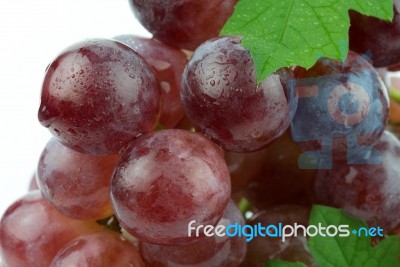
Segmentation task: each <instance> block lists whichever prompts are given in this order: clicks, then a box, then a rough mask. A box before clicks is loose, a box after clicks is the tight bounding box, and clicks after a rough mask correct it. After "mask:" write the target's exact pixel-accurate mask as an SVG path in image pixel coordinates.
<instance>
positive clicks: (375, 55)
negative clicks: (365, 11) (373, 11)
mask: <svg viewBox="0 0 400 267" xmlns="http://www.w3.org/2000/svg"><path fill="white" fill-rule="evenodd" d="M399 8H400V1H399V0H395V1H394V5H393V11H394V18H393V20H392V21H384V20H381V19H378V18H375V17H371V16H366V15H362V14H360V13H358V12H356V11H354V10H350V24H351V27H350V31H349V36H350V49H352V50H354V51H356V52H358V53H367V52H370V53H371V54H372V62H373V65H374V66H375V67H386V66H390V65H393V64H397V63H400V10H399Z"/></svg>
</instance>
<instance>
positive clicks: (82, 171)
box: [37, 138, 119, 220]
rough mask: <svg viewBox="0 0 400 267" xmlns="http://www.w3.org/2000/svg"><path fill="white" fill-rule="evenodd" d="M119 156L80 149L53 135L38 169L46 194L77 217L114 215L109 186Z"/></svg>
mask: <svg viewBox="0 0 400 267" xmlns="http://www.w3.org/2000/svg"><path fill="white" fill-rule="evenodd" d="M118 160H119V156H118V155H109V156H102V157H100V156H93V155H89V154H83V153H80V152H76V151H74V150H72V149H70V148H68V147H66V146H64V145H62V144H61V143H59V142H58V141H57V140H55V139H54V138H53V139H51V140H50V141H49V142H48V143H47V145H46V147H45V149H44V150H43V152H42V155H41V156H40V160H39V164H38V169H37V177H38V179H37V180H38V183H39V188H40V190H41V192H42V195H43V198H45V199H46V200H47V201H49V202H50V203H51V204H52V205H53V206H54V207H55V208H56V209H58V210H59V211H60V212H61V213H63V214H64V215H65V216H68V217H72V218H75V219H80V220H98V219H102V218H105V217H107V216H110V215H112V213H113V212H112V207H111V202H110V197H109V188H110V183H111V178H112V174H113V171H114V168H115V166H116V165H117V162H118Z"/></svg>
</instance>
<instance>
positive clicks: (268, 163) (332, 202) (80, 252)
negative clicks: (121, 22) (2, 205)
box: [0, 0, 400, 267]
mask: <svg viewBox="0 0 400 267" xmlns="http://www.w3.org/2000/svg"><path fill="white" fill-rule="evenodd" d="M236 2H237V1H236V0H210V1H195V0H181V1H160V0H146V1H143V0H130V5H131V8H132V10H133V12H134V14H135V15H136V16H137V18H138V19H139V20H140V21H141V23H142V24H143V25H144V26H145V27H146V28H147V29H148V30H149V31H150V32H151V33H152V34H153V38H151V39H146V38H141V37H137V36H133V35H119V36H115V37H114V38H112V39H87V40H83V41H81V42H78V43H76V44H73V45H71V46H69V47H67V48H66V49H64V50H63V51H62V52H61V53H60V54H59V55H58V56H57V57H56V58H55V59H54V60H53V61H52V62H51V63H50V64H49V66H48V68H47V69H46V73H45V77H44V81H43V86H42V93H41V104H40V107H39V110H38V118H39V121H40V123H41V124H42V125H43V126H44V127H47V128H48V129H49V130H50V132H51V133H52V134H53V138H52V139H51V140H50V141H49V142H48V144H47V145H46V147H45V148H44V150H43V152H42V154H41V156H40V159H39V163H38V167H37V171H36V174H35V176H34V177H33V180H32V184H31V186H30V190H31V191H30V192H29V193H28V194H27V195H26V196H24V197H22V198H21V199H19V200H18V201H16V202H15V203H14V204H12V205H11V206H10V207H9V208H8V209H7V211H6V212H5V214H4V215H3V217H2V219H1V223H0V256H1V258H2V260H3V262H4V264H5V265H6V266H8V267H26V266H30V267H36V266H37V267H44V266H51V267H55V266H58V267H62V266H94V267H96V266H122V267H124V266H154V267H162V266H198V267H199V266H204V267H213V266H215V267H217V266H218V267H221V266H222V267H223V266H226V267H235V266H242V267H246V266H263V264H264V263H265V262H267V261H268V260H271V259H282V260H287V261H292V262H296V261H300V262H303V263H304V264H306V265H307V266H318V265H317V264H316V263H315V262H314V260H313V257H312V255H311V253H310V251H309V250H308V248H307V245H306V239H305V238H304V237H302V236H299V237H291V238H289V239H288V240H287V242H286V243H285V244H282V243H281V242H280V240H273V239H268V238H261V237H257V238H255V239H254V240H253V241H251V242H250V243H248V244H247V243H246V239H245V238H244V237H243V236H236V237H228V236H224V237H221V236H217V235H215V236H212V237H209V236H204V235H205V232H201V234H200V235H199V236H195V235H190V234H188V225H189V224H190V223H191V222H192V221H194V223H193V224H192V225H193V227H200V226H206V225H211V226H221V225H222V226H227V225H230V224H238V225H244V224H245V223H247V224H249V225H256V224H264V225H265V224H278V223H285V224H293V223H295V222H296V223H300V224H303V225H307V222H308V218H309V214H310V208H311V205H313V204H325V205H329V206H334V207H338V208H342V209H343V210H344V211H346V212H348V213H349V214H351V215H354V216H357V217H360V218H362V219H364V220H366V221H367V223H368V224H370V225H371V226H381V227H383V228H384V229H385V233H396V231H397V232H398V229H400V228H399V227H400V169H399V167H398V165H397V164H396V161H397V160H398V158H399V157H400V142H399V140H398V139H397V137H396V136H395V135H393V134H392V133H390V132H389V131H387V130H385V129H387V127H386V125H387V120H388V117H389V98H388V91H387V84H386V81H385V80H382V77H381V75H380V74H378V72H377V71H376V70H375V69H374V67H373V66H380V67H382V66H388V65H392V64H396V63H399V61H400V59H399V58H397V57H390V56H388V55H387V53H389V54H392V53H395V52H396V51H397V50H398V49H399V46H398V45H397V42H399V40H400V34H399V33H398V32H397V31H398V28H399V27H400V24H399V22H398V21H399V20H398V14H399V12H398V11H397V7H398V4H397V1H396V3H395V5H394V8H395V11H396V12H395V14H396V16H395V20H394V21H393V22H392V23H383V22H382V21H379V20H375V19H372V20H371V19H370V18H367V17H363V16H362V15H359V14H355V13H352V14H351V19H352V28H351V31H350V39H351V40H350V45H351V48H352V49H354V50H356V51H357V52H359V53H363V52H365V51H364V50H365V48H368V49H373V57H372V58H371V59H366V58H364V57H362V56H360V55H359V54H357V53H355V52H352V51H351V52H350V53H349V55H348V57H347V60H346V61H345V62H338V61H334V60H329V59H325V58H321V59H320V60H319V61H318V62H317V63H316V64H315V66H314V67H312V68H310V69H308V70H306V69H303V68H301V67H294V68H283V69H280V70H277V71H276V72H275V73H273V74H272V75H270V76H269V77H267V78H266V79H265V80H264V81H262V82H260V83H258V82H257V79H256V73H255V66H254V62H253V60H252V58H251V55H250V52H249V51H248V50H247V49H246V48H244V47H243V46H242V45H241V37H239V36H218V33H219V32H220V30H221V28H222V26H223V25H224V23H225V22H226V21H227V19H228V18H229V17H230V16H231V14H232V13H233V9H234V5H235V4H236ZM353 21H354V23H353ZM381 28H382V29H383V30H382V31H380V33H379V34H387V36H389V35H390V36H394V37H396V38H397V39H395V41H393V42H392V39H387V40H390V41H387V42H388V43H390V46H389V48H390V49H384V48H382V42H381V40H378V41H377V40H375V39H374V37H377V36H380V35H376V33H377V32H378V30H377V29H381ZM371 31H372V32H374V34H369V33H370V32H371ZM394 37H393V38H394ZM388 38H389V37H388ZM390 38H392V37H390ZM378 39H379V38H378ZM385 40H386V39H385ZM396 49H397V50H396ZM387 58H390V59H391V60H387ZM398 113H399V114H400V112H398ZM394 114H395V113H394ZM395 115H396V114H395ZM398 116H399V117H400V115H398ZM243 202H246V203H247V204H249V205H247V207H246V208H243V205H241V204H242V203H243ZM239 206H241V210H240V209H239V208H238V207H239ZM244 214H245V215H246V218H245V217H244Z"/></svg>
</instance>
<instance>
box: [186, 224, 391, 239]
mask: <svg viewBox="0 0 400 267" xmlns="http://www.w3.org/2000/svg"><path fill="white" fill-rule="evenodd" d="M317 235H319V236H322V237H337V236H338V237H348V236H350V235H355V236H371V237H375V236H379V237H383V236H384V234H383V229H382V228H381V227H370V228H367V227H360V228H357V229H351V228H350V226H349V225H347V224H343V225H338V226H336V225H328V226H322V224H321V223H319V224H318V225H308V226H304V225H301V224H297V223H294V224H293V225H284V224H283V223H278V224H270V225H262V224H261V223H258V224H256V225H247V224H246V225H241V224H238V223H234V224H229V225H223V224H219V225H217V226H213V225H205V226H204V225H201V224H200V225H196V221H195V220H192V221H190V222H189V224H188V236H189V237H191V236H196V237H200V236H206V237H213V236H217V237H225V236H227V237H245V238H246V241H247V242H250V241H251V240H253V239H254V238H255V237H263V238H268V237H269V238H280V239H281V241H282V242H285V241H286V239H287V238H290V237H297V236H304V237H314V236H317Z"/></svg>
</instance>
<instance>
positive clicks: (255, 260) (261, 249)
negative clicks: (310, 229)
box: [242, 205, 317, 267]
mask: <svg viewBox="0 0 400 267" xmlns="http://www.w3.org/2000/svg"><path fill="white" fill-rule="evenodd" d="M309 214H310V210H309V209H308V208H306V207H303V206H297V205H282V206H275V207H270V208H268V209H266V210H263V211H261V212H259V213H257V214H256V215H255V216H254V217H253V218H252V219H251V220H250V221H249V224H250V225H257V224H258V223H260V224H261V225H263V226H268V225H271V224H273V225H277V224H278V223H282V224H283V225H293V224H294V223H297V224H301V225H304V226H307V225H308V217H309ZM300 233H301V232H300ZM273 259H280V260H284V261H290V262H302V263H304V264H306V266H309V267H316V266H317V264H316V263H315V262H314V260H313V257H312V255H311V253H310V251H309V250H308V247H307V239H306V237H304V236H302V235H301V234H299V235H298V236H297V237H295V236H291V237H288V238H286V239H285V242H282V240H281V239H280V238H279V237H262V236H257V237H255V238H254V239H253V240H252V241H251V242H250V243H248V246H247V254H246V258H245V260H244V263H243V265H242V266H246V267H262V266H264V264H265V263H266V262H267V261H268V260H273Z"/></svg>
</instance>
